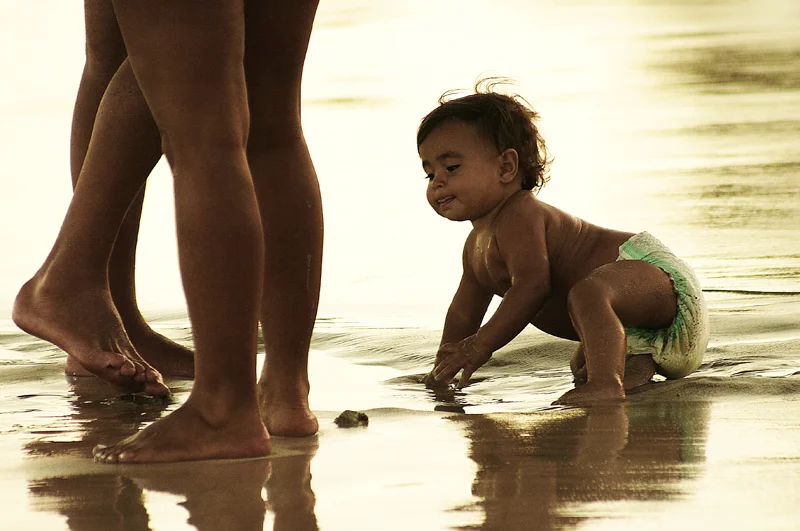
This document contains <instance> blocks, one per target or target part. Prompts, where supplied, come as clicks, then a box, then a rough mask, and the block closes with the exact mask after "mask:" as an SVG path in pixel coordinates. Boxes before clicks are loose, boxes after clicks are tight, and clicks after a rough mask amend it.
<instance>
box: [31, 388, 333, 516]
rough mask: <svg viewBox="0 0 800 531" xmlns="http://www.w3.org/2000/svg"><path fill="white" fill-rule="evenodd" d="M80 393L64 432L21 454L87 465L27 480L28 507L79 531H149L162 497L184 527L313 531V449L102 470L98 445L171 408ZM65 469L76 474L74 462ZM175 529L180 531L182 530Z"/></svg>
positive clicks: (298, 446) (277, 448) (306, 444)
mask: <svg viewBox="0 0 800 531" xmlns="http://www.w3.org/2000/svg"><path fill="white" fill-rule="evenodd" d="M82 384H83V382H79V387H76V388H75V389H74V391H75V395H74V399H73V404H72V405H73V408H72V409H73V411H72V413H71V415H70V417H71V418H70V419H68V420H61V421H60V422H59V423H60V425H61V427H62V428H63V429H61V430H57V431H54V432H52V433H51V434H49V435H48V436H47V437H44V438H40V439H37V440H35V441H32V442H30V443H28V444H26V445H25V449H26V451H27V453H28V454H29V455H31V456H35V457H43V456H51V457H52V456H57V457H62V458H64V457H81V458H85V461H83V460H81V461H80V465H81V470H80V471H78V472H77V473H75V472H71V473H70V474H68V475H61V476H57V477H45V478H39V479H36V480H31V481H30V482H29V492H30V495H31V505H32V507H34V508H36V509H38V510H41V511H46V512H57V513H59V514H62V515H64V516H65V517H66V519H67V525H68V528H69V529H71V530H74V531H89V530H91V531H94V530H103V531H113V530H120V531H121V530H125V531H138V530H143V531H144V530H150V529H151V518H152V517H153V515H155V514H156V513H157V512H158V511H159V507H158V505H159V504H161V503H165V502H164V500H165V498H160V497H159V496H157V495H153V494H156V493H162V492H163V493H170V494H173V495H176V496H179V497H181V498H182V499H183V501H181V502H179V505H180V506H182V507H183V508H184V509H185V510H186V512H188V519H187V522H188V523H189V524H191V525H192V526H194V527H195V528H196V529H198V530H201V531H203V530H209V531H212V530H213V531H217V530H221V529H237V530H253V531H256V530H258V531H261V530H263V529H265V523H266V528H268V529H273V530H274V531H284V530H293V531H295V530H296V531H317V529H318V526H317V521H316V516H315V512H314V508H315V501H316V500H315V497H314V493H313V491H312V489H311V460H312V458H313V456H314V453H315V450H316V439H314V438H306V439H281V438H276V439H274V440H273V454H274V457H271V458H266V459H251V460H231V461H201V462H187V463H174V464H169V465H129V466H118V467H109V466H108V465H99V464H95V463H92V462H91V461H90V459H89V455H90V452H91V448H92V447H93V446H94V445H95V444H97V443H98V442H101V441H102V440H106V439H109V438H114V439H118V438H124V437H126V436H127V435H130V434H132V433H135V432H136V431H137V430H138V429H140V427H141V426H142V425H143V424H144V423H145V422H148V421H152V420H155V419H156V418H158V417H159V416H160V415H161V414H162V413H163V411H164V410H165V408H166V407H167V405H166V404H153V403H149V402H148V403H145V404H142V403H137V400H136V399H134V398H132V397H127V398H126V399H122V400H120V399H119V398H115V397H112V396H104V395H103V391H102V390H99V389H95V388H93V387H92V386H91V384H89V387H88V388H87V387H85V386H83V385H82ZM106 394H107V392H106ZM69 463H71V464H70V467H72V468H74V466H75V461H74V460H71V461H69ZM84 466H85V469H84V468H83V467H84ZM148 493H151V495H150V496H148ZM167 503H174V502H172V501H168V502H167ZM270 519H271V520H272V523H271V525H270V523H269V520H270ZM175 524H176V527H182V525H181V524H183V522H180V523H177V522H175Z"/></svg>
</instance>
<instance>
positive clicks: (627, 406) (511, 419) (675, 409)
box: [454, 400, 710, 530]
mask: <svg viewBox="0 0 800 531" xmlns="http://www.w3.org/2000/svg"><path fill="white" fill-rule="evenodd" d="M709 412H710V403H708V402H689V401H687V402H682V403H676V402H666V403H662V404H656V403H637V402H636V401H635V400H629V401H628V402H627V403H618V404H613V405H606V406H592V407H589V408H586V409H569V410H551V411H547V412H539V413H532V414H497V415H467V416H464V417H454V420H456V421H459V422H465V423H467V433H468V436H469V438H470V439H471V448H470V457H471V458H472V459H473V460H474V461H475V462H476V463H477V464H478V467H479V469H478V472H477V474H476V477H475V480H474V483H473V488H472V490H473V494H474V495H475V496H478V497H480V498H482V502H481V504H482V505H483V509H484V511H485V521H484V524H483V527H482V529H487V530H489V529H503V530H514V529H526V530H531V529H534V530H549V529H560V528H563V527H564V526H565V525H566V526H570V527H571V526H573V525H577V524H579V523H580V522H581V521H583V520H586V519H587V518H588V517H589V513H588V512H587V510H586V509H587V507H588V504H590V503H592V502H609V501H631V500H659V501H663V500H669V499H677V498H679V497H681V496H682V495H684V494H685V493H686V491H687V489H689V488H690V486H689V485H688V484H687V482H686V480H687V479H692V478H694V477H696V476H697V475H698V474H699V473H700V472H701V471H702V463H703V462H704V461H705V442H706V438H707V427H708V419H709ZM687 465H690V466H687ZM691 465H694V466H691Z"/></svg>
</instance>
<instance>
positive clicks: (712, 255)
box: [0, 0, 800, 531]
mask: <svg viewBox="0 0 800 531" xmlns="http://www.w3.org/2000/svg"><path fill="white" fill-rule="evenodd" d="M0 14H2V15H3V16H0V64H2V65H4V66H3V68H4V69H5V71H6V73H7V76H6V79H5V83H4V86H3V87H2V88H0V95H2V97H0V112H2V115H3V121H2V123H1V124H0V139H2V142H0V160H3V162H4V170H5V175H6V177H5V178H4V184H3V190H4V191H3V193H2V194H0V226H2V227H5V228H4V230H3V231H2V234H0V249H2V250H3V251H2V252H0V263H2V266H0V267H1V268H2V269H0V271H2V275H0V319H4V318H7V317H8V316H9V314H10V306H11V302H12V300H13V296H14V295H15V293H16V290H17V289H18V287H19V286H20V285H21V283H22V282H23V281H24V280H25V279H26V278H28V277H29V276H30V275H31V274H32V273H33V271H35V269H36V267H38V265H39V264H40V263H41V261H42V260H43V258H44V256H45V255H46V253H47V251H48V250H49V247H50V245H51V244H52V241H53V239H54V237H55V234H56V231H57V230H58V226H59V223H60V221H61V217H62V216H63V212H64V210H65V209H66V206H67V203H68V201H69V194H70V188H69V177H68V172H67V146H68V133H69V120H70V113H71V106H72V101H73V99H74V93H75V90H76V88H77V81H78V79H79V76H80V70H81V67H82V46H83V37H82V12H81V10H80V7H79V6H78V5H72V4H69V5H67V4H64V3H62V2H59V1H56V0H42V1H39V2H36V3H35V5H34V3H23V2H11V3H7V4H3V5H2V6H0ZM798 27H800V7H798V4H797V2H795V1H794V0H767V1H764V0H728V1H723V0H708V1H701V2H689V1H674V2H668V1H663V2H641V1H634V0H617V1H605V2H585V1H580V0H579V1H574V2H568V3H564V2H558V1H556V0H550V1H543V2H536V3H531V2H523V1H518V0H498V1H494V0H493V1H492V2H488V1H468V2H467V1H460V2H456V1H455V0H439V1H434V2H430V1H427V0H425V1H423V0H412V1H409V2H402V3H401V2H379V3H375V2H368V1H367V0H330V1H323V3H322V6H321V7H320V13H319V16H318V19H317V24H316V27H315V32H314V35H313V37H312V43H311V47H310V50H309V56H308V61H307V68H306V73H305V78H304V123H305V129H306V133H307V136H308V141H309V145H310V147H311V150H312V154H313V156H314V160H315V164H316V167H317V170H318V173H319V175H320V180H321V185H322V188H323V198H324V202H325V216H326V248H325V253H326V254H325V270H324V278H323V293H322V300H321V306H320V314H319V317H320V318H319V321H318V326H317V329H316V334H315V338H314V343H313V352H312V364H311V365H312V367H311V371H312V372H311V378H312V384H313V389H312V396H311V401H312V404H311V405H312V408H313V409H314V410H315V411H317V412H318V413H319V415H320V419H321V420H322V421H323V429H322V432H321V434H320V437H319V439H318V441H316V442H309V441H305V442H299V443H292V442H287V441H278V442H277V443H276V448H277V450H278V451H277V453H278V457H276V458H275V459H271V460H269V462H265V461H258V462H257V463H258V464H255V463H251V465H252V466H240V465H236V464H228V465H229V466H217V465H214V464H208V465H202V466H200V467H199V468H198V467H194V468H193V467H189V466H187V467H183V468H181V467H176V468H171V469H170V472H169V473H168V474H167V473H165V472H164V471H163V469H161V470H158V469H156V470H151V469H150V468H148V467H144V468H139V469H137V470H136V471H135V472H132V471H130V470H125V469H118V468H106V467H101V466H99V465H93V464H91V463H88V462H87V461H86V459H85V456H86V455H88V451H89V448H91V446H92V445H93V444H95V443H97V442H104V441H105V442H108V441H113V440H116V439H118V438H120V437H123V436H125V435H127V434H130V433H133V432H135V431H136V430H137V429H138V428H140V427H141V426H143V425H145V424H146V423H148V422H150V421H152V420H154V419H156V418H158V417H159V416H160V415H162V414H164V412H165V411H169V410H170V409H172V408H174V407H176V405H177V403H180V401H181V400H183V399H185V397H186V395H187V393H188V390H189V388H190V385H189V384H188V383H186V382H173V384H174V386H175V391H176V393H175V396H176V403H173V404H171V405H168V406H164V405H160V406H159V405H156V404H138V403H134V402H131V401H126V400H123V399H119V398H118V397H115V396H114V395H113V394H110V393H109V391H108V390H106V389H105V387H103V386H102V385H99V384H97V383H96V382H92V381H87V380H81V379H78V380H68V379H65V378H64V377H63V375H62V374H61V370H62V363H63V356H64V355H63V353H62V352H60V351H59V350H58V349H57V348H55V347H52V346H50V345H48V344H46V343H44V342H41V341H39V340H36V339H34V338H31V337H29V336H26V335H25V334H22V333H20V332H19V331H18V330H17V329H16V328H14V327H13V325H12V324H11V323H10V321H8V320H7V319H5V320H2V321H0V381H1V382H2V386H0V455H3V456H4V464H3V465H2V466H0V489H1V490H2V492H3V497H2V501H0V507H3V510H4V513H5V515H6V516H7V517H6V518H5V520H7V521H10V522H12V523H14V524H16V525H17V526H20V525H22V524H25V525H28V526H29V527H31V528H42V529H76V530H88V529H182V528H197V529H218V528H220V526H222V525H228V524H231V525H233V524H241V526H242V528H248V529H262V528H264V529H276V530H277V529H293V530H301V531H302V530H305V529H317V528H320V529H323V528H324V529H354V528H363V529H377V528H380V529H408V528H409V527H411V526H414V527H418V528H420V529H447V528H481V529H575V528H580V529H598V530H599V529H628V528H633V527H634V526H637V527H641V526H643V525H646V526H647V527H648V528H656V529H660V528H670V529H672V528H675V527H678V528H683V529H697V528H705V527H706V526H707V525H708V523H709V522H713V523H716V524H719V525H720V526H723V525H724V526H725V527H727V528H728V529H754V528H759V529H792V528H793V526H794V524H795V522H796V521H797V519H798V517H800V513H798V511H797V507H798V502H800V499H798V497H800V494H799V493H800V489H799V488H798V485H797V477H798V474H799V473H800V470H799V469H798V462H800V454H798V450H797V448H800V445H799V444H798V442H800V441H798V439H797V435H796V434H797V433H800V431H798V430H797V428H798V427H799V426H798V423H797V420H796V419H797V418H799V417H798V413H799V412H798V406H797V404H798V402H797V398H796V397H797V396H798V394H797V393H798V391H800V382H799V380H798V378H799V377H800V187H799V186H798V180H799V179H800V147H799V146H800V74H799V73H798V72H800V34H799V33H798V32H797V28H798ZM45 35H46V36H47V38H42V36H45ZM364 43H369V46H365V44H364ZM481 74H490V75H504V76H509V77H512V78H514V79H516V80H517V81H518V82H519V89H520V91H521V92H522V93H523V94H524V95H525V96H526V97H527V99H528V100H529V101H530V102H531V103H532V104H533V105H534V107H535V108H536V109H537V111H539V112H540V114H541V115H542V130H543V132H544V134H545V137H546V139H547V142H548V146H549V148H550V149H551V151H552V153H553V154H554V156H555V162H554V164H553V167H552V170H551V181H550V183H549V184H548V185H547V187H546V188H545V190H544V191H543V192H542V194H541V198H542V199H543V200H545V201H548V202H551V203H553V204H554V205H556V206H559V207H560V208H563V209H565V210H567V211H570V212H572V213H574V214H576V215H579V216H581V217H584V218H586V219H588V220H589V221H592V222H595V223H598V224H602V225H606V226H611V227H615V228H619V229H623V230H630V231H638V230H647V231H649V232H651V233H653V234H655V235H656V236H658V237H659V238H660V239H662V240H663V241H664V242H665V243H667V244H668V245H669V246H671V247H672V248H673V249H674V250H675V251H676V252H677V253H678V254H679V255H681V256H682V257H684V258H686V260H687V261H688V262H689V263H690V264H692V265H693V266H694V267H695V268H696V270H697V272H698V276H699V277H700V279H701V282H702V283H703V285H704V286H705V288H706V291H707V297H708V299H709V302H710V306H711V316H712V338H711V343H710V345H709V350H708V353H707V356H706V359H705V362H704V364H703V366H702V367H701V368H700V370H698V371H697V373H695V374H693V375H692V376H691V377H689V378H686V379H685V380H682V381H680V382H657V383H656V384H654V385H652V386H651V387H650V388H649V389H647V390H646V392H643V393H639V394H636V395H633V396H631V398H630V400H629V401H628V405H627V406H626V407H625V408H623V409H622V410H619V409H612V410H598V411H589V412H581V411H578V410H563V409H558V408H555V409H554V408H552V407H550V405H549V404H550V403H551V402H552V400H553V399H555V398H557V397H558V396H559V395H560V394H561V393H563V392H564V391H566V390H567V389H569V388H570V387H571V385H572V384H571V381H570V376H569V370H568V367H567V360H568V356H569V353H570V352H571V349H572V348H574V345H573V344H572V343H570V342H567V341H561V340H555V339H552V338H548V337H547V336H544V335H543V334H540V333H538V332H536V331H533V330H528V331H526V332H525V333H524V334H523V335H522V336H521V337H519V338H518V339H517V340H515V341H514V342H513V343H512V344H511V345H509V346H508V347H507V348H505V349H503V350H502V351H501V352H499V353H498V354H497V355H496V356H495V357H494V358H493V360H492V361H491V362H490V363H489V364H488V365H487V366H486V367H485V368H484V369H482V370H481V371H479V372H478V373H477V374H476V375H475V383H474V384H473V385H472V386H470V387H469V388H468V389H466V390H464V391H460V392H448V393H439V394H435V393H433V392H432V391H428V390H425V389H424V388H423V386H422V385H421V384H420V383H419V378H420V375H422V374H423V373H424V372H425V371H426V370H428V369H429V367H430V364H431V360H432V357H433V353H434V351H435V347H436V345H437V344H438V333H439V331H438V329H439V327H440V326H441V322H442V320H443V316H444V312H445V310H446V307H447V304H448V302H449V299H450V297H451V296H452V292H453V290H454V289H455V287H456V284H457V282H458V277H459V267H460V260H459V256H460V248H461V245H462V243H463V238H464V236H465V235H466V232H467V231H468V227H466V226H464V225H463V224H461V225H460V224H453V223H449V222H446V221H444V220H441V219H437V218H436V216H435V215H434V214H433V213H432V212H431V211H430V209H429V207H428V206H427V204H426V203H425V200H424V186H425V184H424V181H423V179H422V177H423V173H422V171H421V169H420V168H419V161H418V159H417V158H416V153H415V146H414V133H415V127H416V125H417V123H418V121H419V119H420V117H421V116H422V115H424V114H425V113H426V112H427V111H429V110H430V108H432V107H433V106H434V105H435V103H436V99H437V98H438V96H439V94H440V93H441V92H443V91H445V90H448V89H451V88H459V87H462V88H468V87H470V86H471V85H472V84H473V82H474V80H475V79H476V77H478V76H479V75H481ZM151 181H152V182H151V184H150V188H149V193H148V198H147V203H146V207H145V217H144V220H143V226H142V236H141V244H140V253H139V258H138V264H139V268H138V281H139V282H138V291H139V294H140V299H141V304H142V307H143V308H145V310H146V312H147V313H148V316H150V317H151V318H152V319H153V322H154V325H155V326H156V327H158V328H159V329H160V330H162V331H163V332H164V333H165V334H167V335H168V336H170V337H172V338H174V339H175V340H177V341H180V342H184V343H186V344H189V343H190V341H191V337H190V333H189V328H188V322H187V320H186V317H185V310H184V306H183V298H182V294H181V291H180V282H179V278H178V274H177V264H176V259H175V252H174V251H175V242H174V236H173V235H172V231H171V230H170V228H171V227H172V226H173V221H172V215H173V212H172V206H171V201H172V198H171V191H170V183H169V176H168V172H167V169H166V167H165V165H163V164H162V165H160V166H159V168H158V169H157V170H156V172H155V173H154V175H153V177H152V179H151ZM348 408H349V409H358V410H366V411H368V412H370V415H371V416H372V418H373V422H372V423H371V425H370V428H369V431H365V432H355V433H354V432H347V433H344V432H342V431H339V430H336V429H335V428H333V427H332V425H331V421H332V419H333V417H334V416H335V415H336V414H337V412H339V411H341V410H343V409H348ZM461 412H463V413H467V415H462V414H461ZM621 434H624V437H623V436H622V435H621ZM317 446H318V448H317ZM353 463H357V464H353ZM309 474H313V478H311V476H309ZM267 476H269V478H270V479H269V480H266V479H265V478H266V477H267ZM348 492H352V493H354V494H352V495H350V496H348V494H347V493H348ZM109 493H112V494H113V495H112V494H109ZM101 494H103V495H101ZM105 494H109V496H105ZM226 496H230V497H228V498H226ZM259 500H261V501H259ZM263 500H267V505H266V507H265V506H264V505H263V503H262V502H263ZM231 506H236V507H237V509H239V510H238V511H235V512H233V513H232V512H231V511H230V507H231ZM379 509H380V510H379ZM231 514H234V515H235V517H234V519H233V520H231V519H230V518H232V517H231V516H230V515H231ZM221 516H224V517H225V518H227V519H223V521H222V522H220V517H221ZM236 517H238V518H239V519H240V521H237V519H236ZM187 519H188V522H187Z"/></svg>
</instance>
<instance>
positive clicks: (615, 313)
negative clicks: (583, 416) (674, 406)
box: [558, 260, 677, 404]
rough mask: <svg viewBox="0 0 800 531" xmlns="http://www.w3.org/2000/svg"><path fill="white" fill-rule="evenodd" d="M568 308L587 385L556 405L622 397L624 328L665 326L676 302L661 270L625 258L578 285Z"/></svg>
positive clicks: (674, 309) (666, 278)
mask: <svg viewBox="0 0 800 531" xmlns="http://www.w3.org/2000/svg"><path fill="white" fill-rule="evenodd" d="M567 308H568V311H569V315H570V319H572V324H573V326H574V327H575V331H576V332H577V333H578V336H579V337H580V340H581V346H582V347H583V354H584V356H585V360H586V383H585V384H583V385H582V386H580V387H577V388H575V389H573V390H571V391H568V392H567V393H565V394H564V396H562V397H561V398H560V399H559V400H558V403H561V404H579V403H585V402H592V401H596V400H604V399H619V398H624V397H625V390H624V385H623V378H624V375H625V355H626V351H627V342H626V337H625V327H626V326H631V327H641V328H653V329H660V328H666V327H668V326H669V325H670V324H672V321H673V320H674V319H675V315H676V313H677V300H676V297H675V293H674V292H673V290H672V284H671V283H670V280H669V277H668V276H667V274H666V273H664V272H663V271H662V270H661V269H659V268H657V267H655V266H654V265H652V264H648V263H646V262H642V261H636V260H629V261H622V262H614V263H611V264H607V265H605V266H602V267H599V268H598V269H596V270H595V271H594V272H592V273H591V274H590V275H589V276H588V277H586V278H585V279H583V280H582V281H580V282H579V283H577V284H576V285H575V286H574V287H573V288H572V289H571V290H570V293H569V296H568V300H567Z"/></svg>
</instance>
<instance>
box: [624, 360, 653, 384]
mask: <svg viewBox="0 0 800 531" xmlns="http://www.w3.org/2000/svg"><path fill="white" fill-rule="evenodd" d="M655 373H656V362H655V361H653V356H651V355H649V354H639V355H637V356H630V357H629V358H628V359H627V360H625V377H624V378H623V379H622V384H623V385H624V386H625V390H626V391H629V390H631V389H635V388H636V387H641V386H642V385H644V384H646V383H648V382H650V380H651V379H652V378H653V375H654V374H655Z"/></svg>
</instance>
